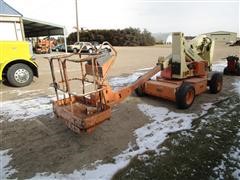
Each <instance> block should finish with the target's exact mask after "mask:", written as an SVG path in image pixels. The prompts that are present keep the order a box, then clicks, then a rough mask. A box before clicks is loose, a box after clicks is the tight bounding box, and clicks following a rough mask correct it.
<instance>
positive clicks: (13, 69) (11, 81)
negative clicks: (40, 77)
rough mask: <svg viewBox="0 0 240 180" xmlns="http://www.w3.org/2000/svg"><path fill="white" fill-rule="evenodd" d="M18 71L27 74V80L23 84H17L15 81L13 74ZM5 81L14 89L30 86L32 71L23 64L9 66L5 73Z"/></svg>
mask: <svg viewBox="0 0 240 180" xmlns="http://www.w3.org/2000/svg"><path fill="white" fill-rule="evenodd" d="M18 69H25V70H27V71H28V73H29V79H28V80H27V81H26V82H25V83H19V82H17V81H16V80H15V77H14V74H15V72H16V71H17V70H18ZM7 81H8V83H9V84H10V85H11V86H15V87H24V86H28V85H29V84H31V82H32V81H33V71H32V69H31V68H30V67H29V66H28V65H26V64H23V63H17V64H14V65H12V66H10V68H8V71H7Z"/></svg>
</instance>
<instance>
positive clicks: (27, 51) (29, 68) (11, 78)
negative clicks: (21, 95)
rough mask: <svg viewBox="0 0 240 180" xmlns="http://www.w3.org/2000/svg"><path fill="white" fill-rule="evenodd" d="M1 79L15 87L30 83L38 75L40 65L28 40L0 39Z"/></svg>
mask: <svg viewBox="0 0 240 180" xmlns="http://www.w3.org/2000/svg"><path fill="white" fill-rule="evenodd" d="M0 49H1V53H0V74H1V76H0V81H2V80H7V82H8V83H9V84H10V85H12V86H15V87H23V86H27V85H29V84H30V83H31V82H32V81H33V76H36V77H38V68H37V67H38V66H37V64H36V63H35V62H34V61H33V60H34V58H33V52H32V46H31V45H30V43H29V42H26V41H0Z"/></svg>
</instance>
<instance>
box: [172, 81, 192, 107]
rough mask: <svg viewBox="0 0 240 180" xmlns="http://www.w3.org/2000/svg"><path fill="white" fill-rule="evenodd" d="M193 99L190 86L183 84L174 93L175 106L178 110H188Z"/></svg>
mask: <svg viewBox="0 0 240 180" xmlns="http://www.w3.org/2000/svg"><path fill="white" fill-rule="evenodd" d="M194 99H195V89H194V87H193V86H192V85H191V84H185V83H183V84H182V85H181V86H180V88H179V89H178V91H177V93H176V104H177V107H178V108H179V109H187V108H189V107H190V106H191V105H192V103H193V101H194Z"/></svg>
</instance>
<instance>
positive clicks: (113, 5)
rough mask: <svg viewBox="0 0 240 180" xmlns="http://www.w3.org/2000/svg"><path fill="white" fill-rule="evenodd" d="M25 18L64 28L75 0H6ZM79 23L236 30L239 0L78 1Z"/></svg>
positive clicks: (187, 30) (72, 14)
mask: <svg viewBox="0 0 240 180" xmlns="http://www.w3.org/2000/svg"><path fill="white" fill-rule="evenodd" d="M5 2H7V3H8V4H10V5H11V6H12V7H14V8H15V9H16V10H18V11H19V12H20V13H22V14H23V15H24V16H25V17H28V18H33V19H38V20H42V21H47V22H52V23H55V24H60V25H64V26H66V27H67V31H68V33H70V32H71V31H73V30H74V29H73V27H74V26H75V24H76V19H75V6H74V5H75V0H17V1H16V0H5ZM78 9H79V25H80V27H84V28H87V29H105V28H106V29H110V28H113V29H117V28H126V27H130V26H131V27H138V28H141V29H143V28H146V29H147V30H149V31H151V32H153V33H156V32H173V31H182V32H184V33H185V34H187V35H197V34H200V33H204V32H211V31H218V30H226V31H233V32H238V34H239V29H240V27H239V25H240V23H239V20H240V18H239V17H240V10H239V9H240V2H239V0H233V1H232V0H228V1H227V0H226V1H224V2H223V1H216V0H210V1H205V2H204V1H199V0H198V1H186V0H185V1H180V0H175V1H158V0H132V1H131V0H78Z"/></svg>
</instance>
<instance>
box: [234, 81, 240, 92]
mask: <svg viewBox="0 0 240 180" xmlns="http://www.w3.org/2000/svg"><path fill="white" fill-rule="evenodd" d="M233 86H234V87H235V88H234V91H236V92H237V93H238V94H239V95H240V81H236V82H234V83H233Z"/></svg>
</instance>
